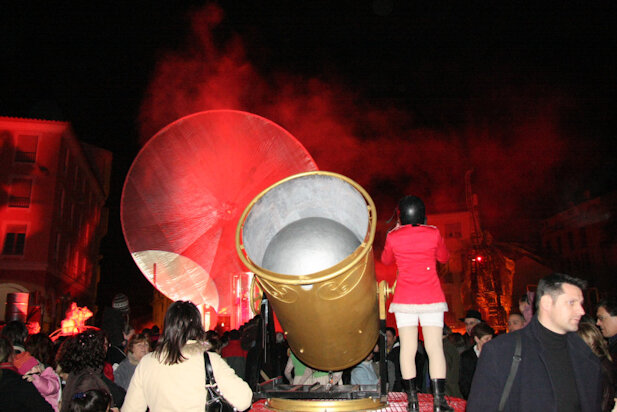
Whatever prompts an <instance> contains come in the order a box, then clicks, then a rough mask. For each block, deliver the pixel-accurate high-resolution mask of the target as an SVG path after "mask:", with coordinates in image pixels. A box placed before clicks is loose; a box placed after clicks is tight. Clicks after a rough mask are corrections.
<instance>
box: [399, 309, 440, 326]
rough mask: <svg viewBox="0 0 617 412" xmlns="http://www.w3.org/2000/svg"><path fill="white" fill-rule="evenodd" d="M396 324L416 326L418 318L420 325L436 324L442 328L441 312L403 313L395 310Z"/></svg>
mask: <svg viewBox="0 0 617 412" xmlns="http://www.w3.org/2000/svg"><path fill="white" fill-rule="evenodd" d="M394 316H395V317H396V326H397V327H398V328H404V327H406V326H418V320H419V321H420V325H422V326H437V327H440V328H443V312H427V313H403V312H395V313H394Z"/></svg>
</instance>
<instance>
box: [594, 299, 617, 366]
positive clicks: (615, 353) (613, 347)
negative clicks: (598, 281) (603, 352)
mask: <svg viewBox="0 0 617 412" xmlns="http://www.w3.org/2000/svg"><path fill="white" fill-rule="evenodd" d="M596 319H598V321H597V322H596V325H597V326H598V328H600V331H601V332H602V335H603V336H604V337H605V338H606V339H608V351H609V352H610V354H611V358H613V363H615V364H616V365H617V298H615V297H610V298H608V299H604V300H601V301H600V302H598V309H597V311H596Z"/></svg>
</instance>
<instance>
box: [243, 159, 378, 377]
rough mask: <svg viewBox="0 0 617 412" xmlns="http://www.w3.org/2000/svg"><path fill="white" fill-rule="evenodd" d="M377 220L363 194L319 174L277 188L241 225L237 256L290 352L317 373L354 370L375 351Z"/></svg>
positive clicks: (255, 205) (328, 174) (258, 200)
mask: <svg viewBox="0 0 617 412" xmlns="http://www.w3.org/2000/svg"><path fill="white" fill-rule="evenodd" d="M376 219H377V216H376V212H375V205H374V203H373V201H372V199H371V198H370V196H369V195H368V193H367V192H366V191H365V190H364V189H363V188H362V187H360V186H359V185H358V184H357V183H355V182H354V181H352V180H351V179H349V178H347V177H345V176H342V175H339V174H336V173H331V172H320V171H315V172H307V173H300V174H297V175H294V176H290V177H288V178H285V179H283V180H281V181H279V182H277V183H275V184H274V185H272V186H270V187H269V188H268V189H266V190H264V191H263V192H261V194H259V195H258V196H257V197H256V198H255V199H253V200H252V201H251V202H250V203H249V205H248V206H247V208H246V209H245V210H244V213H243V214H242V217H241V218H240V221H239V223H238V228H237V231H236V249H237V252H238V255H239V256H240V259H241V260H242V261H243V262H244V264H245V265H246V266H247V267H248V268H249V269H250V270H251V271H252V272H254V273H255V274H256V275H257V277H258V279H259V283H260V285H261V286H262V288H263V290H264V292H265V293H266V295H267V297H268V300H269V302H271V304H272V306H273V308H274V311H275V313H276V315H277V317H278V319H279V321H280V323H281V325H282V326H283V328H284V330H285V333H286V335H287V341H288V342H289V346H290V347H291V349H292V350H293V352H294V353H295V354H296V356H297V357H298V358H299V359H300V360H301V361H302V362H304V363H306V364H307V365H309V366H311V367H313V368H316V369H321V370H325V371H338V370H342V369H345V368H348V367H350V366H353V365H356V364H357V363H359V362H360V361H362V360H363V359H364V358H365V357H366V356H367V354H368V353H369V352H370V351H371V350H372V349H373V347H374V346H375V343H376V341H377V337H378V334H379V316H378V299H377V283H376V280H375V269H374V264H373V252H372V244H373V239H374V236H375V226H376Z"/></svg>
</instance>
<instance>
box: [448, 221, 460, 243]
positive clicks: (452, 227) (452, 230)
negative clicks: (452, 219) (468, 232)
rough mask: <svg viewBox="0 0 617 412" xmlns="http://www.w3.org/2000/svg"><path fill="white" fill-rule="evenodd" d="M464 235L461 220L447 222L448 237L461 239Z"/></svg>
mask: <svg viewBox="0 0 617 412" xmlns="http://www.w3.org/2000/svg"><path fill="white" fill-rule="evenodd" d="M461 237H463V235H462V233H461V222H457V223H446V238H456V239H460V238H461Z"/></svg>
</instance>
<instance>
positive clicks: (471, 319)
mask: <svg viewBox="0 0 617 412" xmlns="http://www.w3.org/2000/svg"><path fill="white" fill-rule="evenodd" d="M459 320H460V321H462V322H463V323H464V324H465V331H466V332H465V334H464V335H463V337H464V338H465V349H466V350H467V349H469V348H471V347H472V346H473V345H475V344H476V342H475V341H474V339H473V336H472V334H471V331H472V330H473V328H474V326H476V325H477V324H479V323H482V322H483V320H482V315H481V314H480V312H478V311H477V310H474V309H469V310H468V311H467V313H465V316H464V317H462V318H459Z"/></svg>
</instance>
